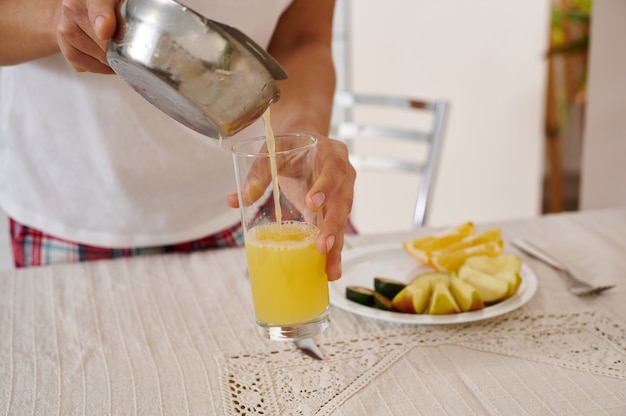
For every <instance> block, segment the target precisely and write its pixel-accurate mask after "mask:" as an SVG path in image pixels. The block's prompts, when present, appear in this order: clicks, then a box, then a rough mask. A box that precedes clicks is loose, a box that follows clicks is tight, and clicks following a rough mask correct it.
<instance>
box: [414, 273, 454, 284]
mask: <svg viewBox="0 0 626 416" xmlns="http://www.w3.org/2000/svg"><path fill="white" fill-rule="evenodd" d="M419 280H428V281H429V282H430V283H431V284H434V283H435V282H436V281H437V280H443V282H444V283H445V284H446V286H448V285H449V283H450V275H449V274H448V273H446V272H426V273H422V274H418V275H417V276H415V277H414V278H413V279H411V283H415V282H417V281H419Z"/></svg>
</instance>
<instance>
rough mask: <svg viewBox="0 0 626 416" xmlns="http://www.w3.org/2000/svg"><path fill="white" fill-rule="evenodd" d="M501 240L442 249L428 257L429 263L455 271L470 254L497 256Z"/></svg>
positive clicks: (441, 268)
mask: <svg viewBox="0 0 626 416" xmlns="http://www.w3.org/2000/svg"><path fill="white" fill-rule="evenodd" d="M502 247H503V244H502V240H498V241H489V242H486V243H482V244H478V245H475V246H470V247H465V248H461V249H458V250H454V251H448V250H446V251H443V252H442V253H440V254H437V255H433V256H431V257H430V265H431V266H432V267H433V268H434V269H435V270H438V271H446V272H449V273H451V272H456V271H457V270H458V269H459V268H460V267H461V266H462V265H463V263H465V260H466V259H467V258H468V257H472V256H481V255H487V256H497V255H499V254H501V253H502Z"/></svg>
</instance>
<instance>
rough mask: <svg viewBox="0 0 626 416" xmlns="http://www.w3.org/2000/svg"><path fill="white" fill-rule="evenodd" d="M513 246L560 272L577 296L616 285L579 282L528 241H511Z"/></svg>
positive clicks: (568, 271)
mask: <svg viewBox="0 0 626 416" xmlns="http://www.w3.org/2000/svg"><path fill="white" fill-rule="evenodd" d="M511 244H512V245H513V246H515V247H517V248H519V249H520V250H522V251H523V252H524V253H526V254H528V255H529V256H532V257H534V258H536V259H538V260H541V261H542V262H544V263H545V264H547V265H549V266H551V267H552V268H554V269H556V270H558V271H560V272H561V273H562V274H563V275H565V277H566V278H567V289H568V290H569V291H570V292H571V293H573V294H575V295H577V296H585V295H596V294H598V293H601V292H604V291H605V290H608V289H611V288H614V287H615V285H605V286H593V285H591V284H589V283H586V282H583V281H581V280H578V279H577V278H576V277H574V275H573V274H572V272H571V271H570V270H569V268H567V267H566V266H565V265H564V264H563V263H561V262H560V261H558V260H556V259H555V258H553V257H551V256H550V255H548V254H547V253H546V252H545V251H543V250H541V249H539V248H537V247H535V246H534V245H532V244H530V243H529V242H528V241H524V240H513V241H511Z"/></svg>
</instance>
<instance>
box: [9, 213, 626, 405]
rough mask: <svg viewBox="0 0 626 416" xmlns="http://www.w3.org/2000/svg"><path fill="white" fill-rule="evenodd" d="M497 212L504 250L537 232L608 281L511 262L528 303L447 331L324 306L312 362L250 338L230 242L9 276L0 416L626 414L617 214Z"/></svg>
mask: <svg viewBox="0 0 626 416" xmlns="http://www.w3.org/2000/svg"><path fill="white" fill-rule="evenodd" d="M491 225H493V224H477V229H481V228H486V227H488V226H491ZM497 225H500V226H501V229H502V234H503V238H504V239H505V249H506V250H507V251H510V252H515V249H514V248H512V247H511V246H507V245H506V241H508V240H509V239H511V238H513V237H522V238H528V239H532V240H533V241H539V242H541V243H542V244H544V245H548V246H550V248H551V249H552V250H553V251H554V253H555V254H556V255H561V256H565V257H566V258H567V260H568V263H569V264H570V265H571V266H572V268H573V269H575V271H576V272H578V273H579V274H581V275H582V274H584V275H585V276H586V278H587V279H589V280H591V281H594V282H596V283H615V284H617V287H616V288H614V289H612V290H610V291H607V292H605V293H604V294H602V295H600V296H596V297H586V298H579V297H576V296H573V295H571V294H570V293H568V292H567V291H566V290H565V286H564V284H563V283H564V282H563V279H562V278H561V277H560V276H559V275H558V274H557V273H556V272H554V271H553V270H551V269H550V268H549V267H548V266H545V265H543V264H541V263H538V262H536V261H534V260H531V259H529V258H527V257H522V258H523V260H524V262H525V263H526V264H527V265H529V267H531V268H532V270H533V271H534V272H535V274H536V275H537V277H538V280H539V287H538V291H537V293H536V294H535V296H534V297H533V298H532V299H531V300H530V301H529V302H528V303H527V304H526V305H524V306H523V307H522V308H520V309H518V310H516V311H513V312H511V313H509V314H506V315H504V316H501V317H497V318H493V319H489V320H487V321H481V322H475V323H468V324H462V325H451V326H448V325H446V326H417V325H406V324H395V323H387V322H383V321H376V320H372V319H367V318H363V317H360V316H357V315H354V314H352V313H349V312H346V311H343V310H340V309H337V308H333V310H332V323H331V327H330V329H329V330H328V331H326V333H324V334H323V335H321V336H319V337H317V342H318V344H319V346H320V349H321V350H322V351H323V352H324V354H325V356H326V359H325V360H324V361H314V360H312V359H311V358H309V357H307V356H305V355H304V354H302V353H300V352H299V351H298V350H297V349H295V348H294V346H293V345H292V344H290V343H276V342H271V341H267V340H265V339H263V338H261V337H260V336H259V335H257V333H256V329H255V326H254V317H253V311H252V302H251V296H250V292H249V289H248V281H247V280H246V279H245V278H244V270H245V255H244V252H243V251H242V250H240V249H224V250H219V251H212V252H204V253H195V254H191V255H161V256H146V257H140V258H133V259H121V260H112V261H100V262H90V263H83V264H71V265H58V266H51V267H40V268H32V269H26V270H16V271H4V272H2V273H0V414H2V415H31V414H32V415H53V414H54V415H57V414H60V415H75V414H87V415H101V414H116V415H126V414H129V415H135V414H138V415H187V414H189V415H231V414H232V415H257V414H259V415H260V414H263V415H331V414H332V415H404V414H411V415H414V414H455V415H460V414H508V415H514V414H533V415H539V414H542V415H544V414H549V415H552V414H554V415H558V414H588V415H596V414H609V415H610V414H612V415H623V414H626V302H624V299H625V298H626V262H625V261H624V260H623V259H624V255H625V254H626V209H618V210H604V211H590V212H579V213H570V214H558V215H548V216H545V217H540V218H534V219H524V220H519V221H508V222H504V223H500V224H497ZM429 231H431V230H427V229H424V230H420V231H415V232H412V233H410V235H411V236H417V235H419V234H424V233H427V232H429ZM404 237H406V235H400V234H394V235H384V236H368V237H365V236H362V237H356V238H353V239H351V240H350V241H349V244H350V245H351V246H352V247H354V246H359V245H363V244H372V243H377V242H382V241H401V240H399V239H402V238H404Z"/></svg>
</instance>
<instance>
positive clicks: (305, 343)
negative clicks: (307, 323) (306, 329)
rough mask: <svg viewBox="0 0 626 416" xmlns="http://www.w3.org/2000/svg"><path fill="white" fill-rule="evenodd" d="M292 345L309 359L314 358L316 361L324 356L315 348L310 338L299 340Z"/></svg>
mask: <svg viewBox="0 0 626 416" xmlns="http://www.w3.org/2000/svg"><path fill="white" fill-rule="evenodd" d="M293 343H294V344H295V345H296V347H298V349H299V350H300V351H302V352H303V353H305V354H306V355H308V356H309V357H311V358H314V359H316V360H323V359H324V355H323V354H322V352H321V351H320V349H319V348H318V347H317V345H316V344H315V342H314V341H313V339H311V338H306V339H299V340H296V341H294V342H293Z"/></svg>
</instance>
